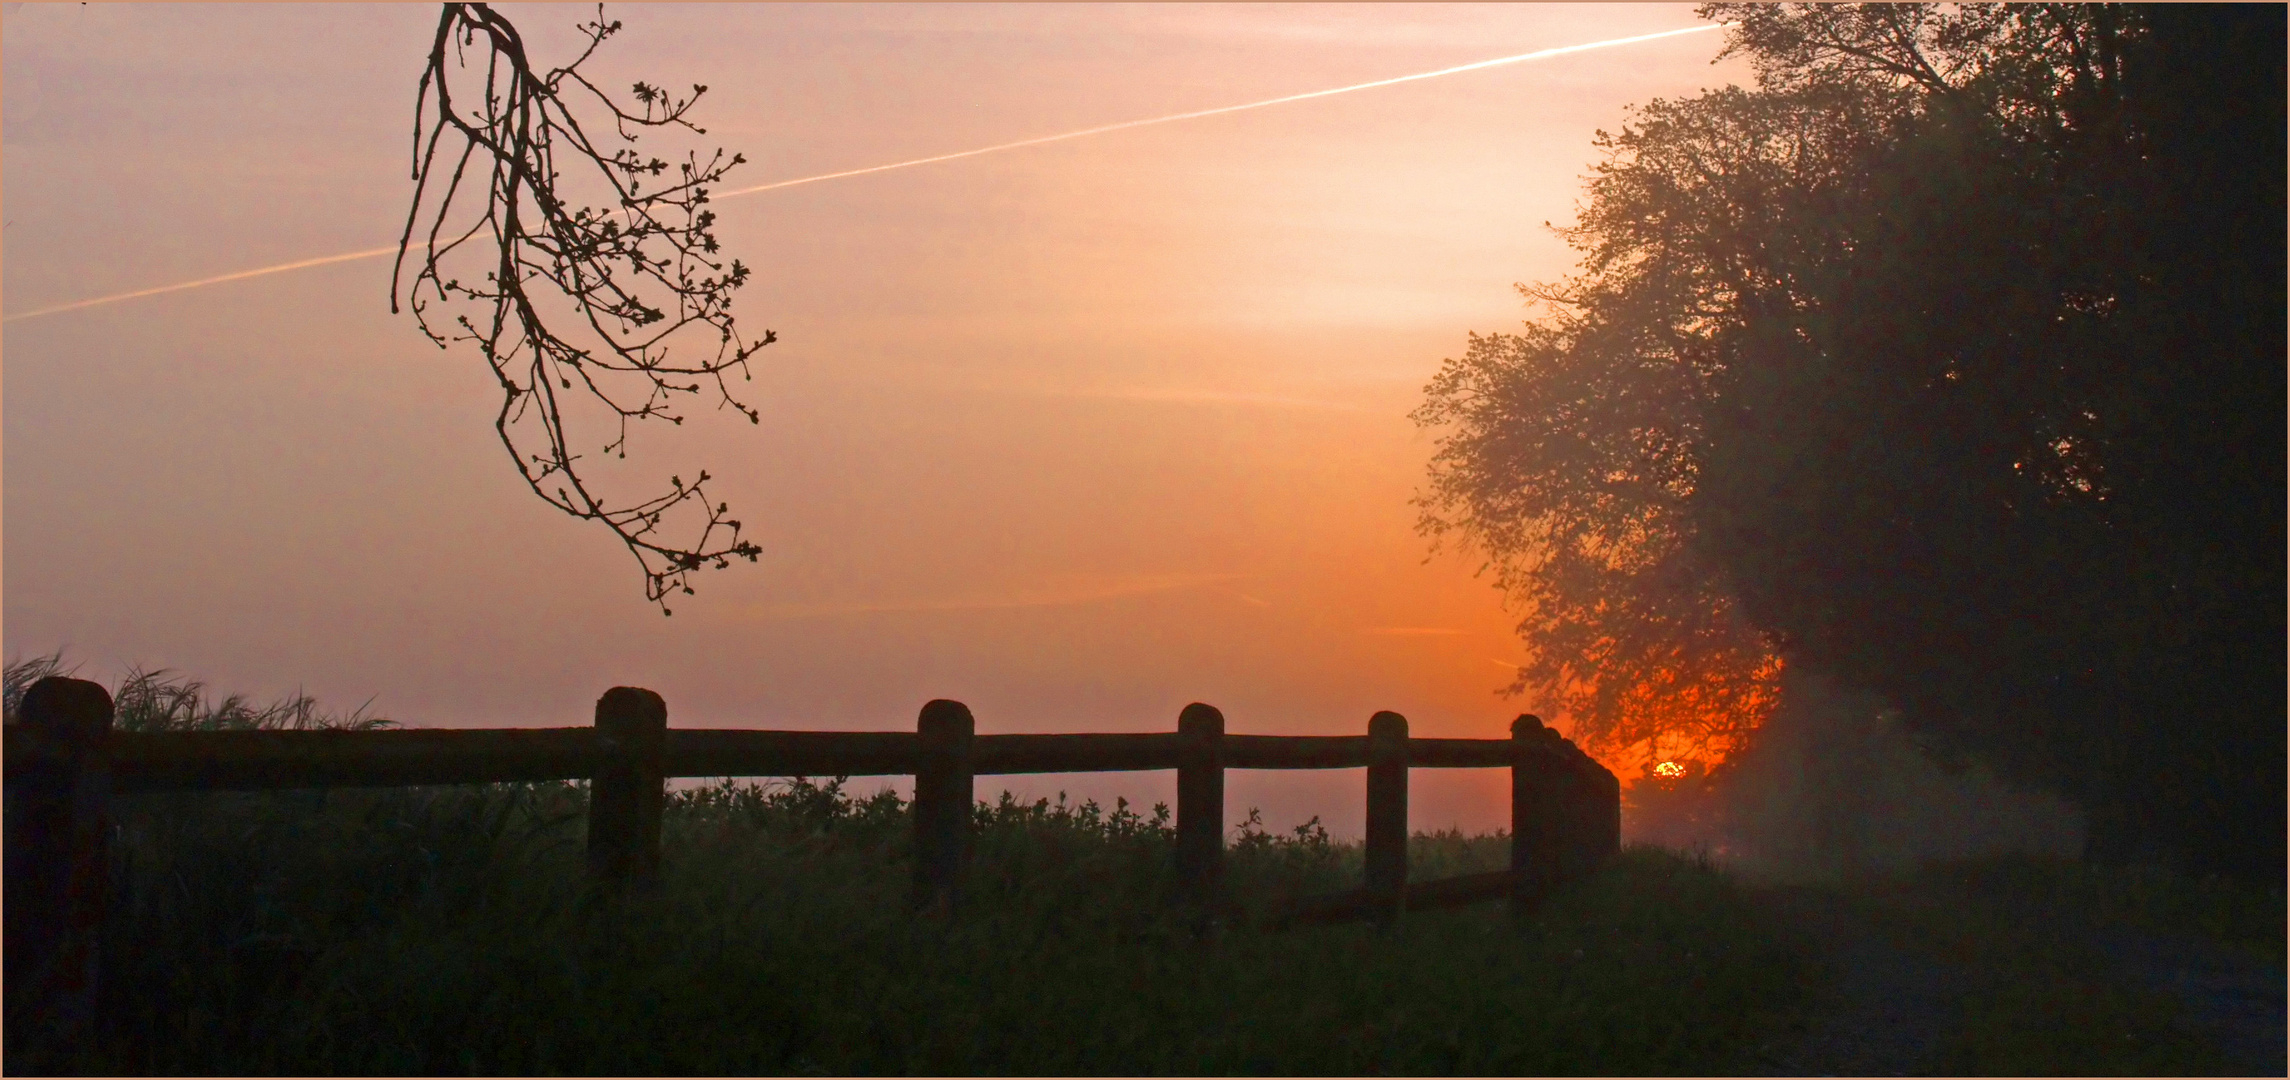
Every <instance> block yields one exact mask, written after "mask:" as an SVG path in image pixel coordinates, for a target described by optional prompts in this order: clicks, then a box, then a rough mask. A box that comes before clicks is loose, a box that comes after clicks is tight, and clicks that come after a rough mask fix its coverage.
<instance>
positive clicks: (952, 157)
mask: <svg viewBox="0 0 2290 1080" xmlns="http://www.w3.org/2000/svg"><path fill="white" fill-rule="evenodd" d="M1735 25H1737V24H1735V23H1730V22H1728V23H1713V24H1711V25H1708V26H1689V27H1686V28H1685V29H1682V30H1664V31H1661V32H1660V33H1654V34H1639V35H1636V36H1634V37H1622V38H1612V39H1609V40H1606V41H1593V42H1590V43H1588V44H1584V45H1562V46H1559V47H1558V48H1555V49H1539V50H1537V51H1535V52H1528V53H1520V54H1518V55H1516V56H1499V57H1496V58H1495V59H1493V60H1481V61H1478V62H1477V63H1471V64H1459V65H1457V66H1455V67H1449V68H1440V69H1439V70H1437V71H1425V72H1419V73H1417V74H1414V75H1401V76H1399V77H1397V78H1392V79H1377V80H1376V81H1374V82H1364V83H1355V84H1353V85H1351V86H1339V87H1336V88H1334V89H1332V90H1313V91H1309V92H1306V93H1302V94H1289V95H1286V96H1284V97H1276V98H1266V99H1265V100H1263V101H1251V102H1247V103H1245V104H1241V105H1224V106H1220V107H1218V108H1214V109H1197V110H1194V111H1192V112H1181V113H1171V114H1169V115H1167V116H1155V117H1149V118H1147V119H1144V120H1127V121H1123V122H1121V123H1118V124H1103V125H1100V126H1098V127H1091V128H1082V129H1080V130H1078V131H1066V132H1060V133H1058V134H1056V135H1041V136H1037V137H1035V138H1031V139H1019V140H1018V141H1016V142H1006V143H996V144H994V145H992V146H981V147H979V148H977V149H975V150H957V151H955V152H954V153H951V154H936V155H933V156H930V157H920V158H914V159H912V160H908V161H894V162H892V163H890V164H888V165H870V166H867V167H866V168H863V169H845V170H843V171H841V172H831V173H820V174H819V175H817V176H803V177H797V178H796V179H793V180H779V181H774V182H772V183H769V184H757V185H756V186H754V187H744V188H740V189H738V190H735V191H726V192H722V193H720V194H718V195H716V196H714V198H717V199H736V198H738V197H740V196H742V195H756V194H760V193H762V192H766V191H777V190H779V189H780V188H790V187H794V186H796V185H798V184H816V183H819V182H820V181H822V180H841V179H843V178H845V177H851V176H865V175H867V174H869V173H879V172H889V171H891V170H892V169H911V168H914V167H915V166H917V165H934V164H937V163H938V162H941V161H956V160H959V159H961V158H968V157H977V156H978V155H980V154H995V153H1000V152H1002V151H1004V150H1017V149H1021V148H1024V147H1028V146H1041V145H1043V144H1045V143H1054V142H1063V141H1065V140H1067V139H1079V138H1083V137H1086V136H1090V135H1104V134H1106V133H1108V132H1114V131H1127V130H1129V129H1131V128H1141V127H1148V126H1151V125H1153V124H1173V123H1176V122H1178V121H1180V120H1199V119H1201V118H1203V117H1208V116H1222V115H1224V114H1226V113H1236V112H1244V111H1246V110H1249V109H1263V108H1268V107H1270V106H1273V105H1286V104H1288V103H1289V102H1292V101H1310V100H1312V99H1314V98H1324V97H1333V96H1335V95H1337V94H1349V93H1353V92H1355V91H1359V90H1373V89H1376V88H1378V87H1383V86H1397V85H1399V84H1401V83H1410V82H1419V81H1421V80H1424V79H1437V78H1440V77H1443V76H1447V75H1460V74H1463V73H1464V72H1467V71H1482V70H1485V69H1487V68H1493V67H1503V66H1505V65H1508V64H1527V63H1533V62H1534V61H1537V60H1547V59H1549V58H1551V57H1554V56H1566V55H1568V54H1571V53H1579V52H1589V51H1591V50H1593V49H1611V48H1615V47H1617V46H1622V45H1636V44H1638V43H1640V42H1645V41H1659V40H1661V39H1663V38H1671V37H1680V36H1683V35H1686V34H1703V33H1708V32H1709V31H1712V30H1724V29H1727V28H1729V27H1732V26H1735ZM397 250H398V248H397V245H396V244H391V245H390V246H388V247H378V248H369V249H367V250H365V251H352V252H348V253H345V254H341V255H327V256H323V257H320V258H316V259H303V260H300V261H298V262H290V263H280V264H278V265H277V266H265V267H261V268H259V269H254V270H241V271H238V272H237V273H232V274H222V275H219V276H216V277H209V278H200V279H199V280H197V281H185V282H180V283H178V284H174V285H161V286H158V287H156V288H150V289H138V290H136V291H134V292H124V293H115V294H113V295H111V296H98V297H95V298H93V299H89V300H75V301H73V302H71V303H68V304H57V305H55V306H53V307H44V308H35V309H33V310H31V311H20V312H17V313H15V314H13V315H8V316H5V317H0V322H15V321H17V320H19V319H36V318H39V317H40V316H42V315H60V314H62V313H64V312H67V311H78V310H80V309H82V308H91V307H96V306H99V305H102V304H116V303H118V302H120V301H122V300H137V299H141V298H143V297H146V296H159V295H162V294H165V293H172V292H182V291H184V290H186V289H200V288H205V287H206V286H209V285H221V284H223V283H225V282H231V281H244V280H246V279H248V278H256V277H262V276H264V275H267V274H283V273H286V272H288V271H290V270H307V269H309V268H311V267H313V266H325V265H328V264H330V263H339V262H354V261H356V260H359V259H378V258H380V257H382V256H384V255H394V254H396V253H397Z"/></svg>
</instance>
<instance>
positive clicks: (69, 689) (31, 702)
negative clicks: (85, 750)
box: [22, 675, 112, 745]
mask: <svg viewBox="0 0 2290 1080" xmlns="http://www.w3.org/2000/svg"><path fill="white" fill-rule="evenodd" d="M22 709H23V720H24V726H25V727H26V728H28V729H30V730H32V731H37V732H38V733H40V734H41V735H42V736H45V737H47V738H50V739H54V740H56V741H58V742H61V743H65V744H67V745H77V744H80V743H88V742H94V741H95V740H97V739H100V738H102V737H103V736H104V733H105V732H108V731H110V730H111V716H112V712H111V692H110V691H108V690H105V689H104V688H103V686H102V685H101V684H98V683H92V682H89V681H87V680H86V679H69V678H65V677H63V676H61V675H50V676H48V677H47V678H44V679H41V680H40V681H38V682H36V683H33V684H32V686H31V689H29V690H26V691H24V703H23V706H22Z"/></svg>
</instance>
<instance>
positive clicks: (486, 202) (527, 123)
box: [390, 4, 777, 613]
mask: <svg viewBox="0 0 2290 1080" xmlns="http://www.w3.org/2000/svg"><path fill="white" fill-rule="evenodd" d="M579 29H580V30H581V32H582V34H583V35H585V36H586V37H587V39H588V40H587V44H586V46H585V47H584V48H583V49H582V51H581V53H580V55H579V56H578V57H576V58H574V60H573V61H572V63H570V64H568V65H566V66H564V67H561V68H555V69H551V70H548V71H540V70H537V69H535V68H534V66H533V64H532V62H531V60H530V59H529V57H528V56H527V54H526V50H525V43H524V40H523V38H522V37H521V36H520V35H519V34H518V32H517V29H516V27H514V26H512V25H511V24H510V23H509V21H508V20H507V19H506V18H503V17H502V16H501V15H500V14H498V13H497V12H495V11H493V10H492V9H491V7H489V6H488V5H485V4H446V5H445V6H444V10H443V12H442V13H441V14H440V15H439V17H438V25H437V35H436V37H435V39H434V40H433V42H432V44H431V46H430V54H429V64H428V67H427V68H426V69H425V70H424V71H423V73H422V77H421V82H420V85H419V88H418V90H417V92H416V95H415V118H414V135H413V147H414V155H413V181H414V196H413V202H412V206H411V207H410V208H409V209H408V211H407V214H406V224H405V230H404V231H403V233H401V234H400V236H399V240H398V262H397V266H396V268H395V270H394V271H393V273H392V275H391V279H390V310H392V311H393V312H394V311H396V310H398V302H399V297H400V295H401V293H402V295H403V296H404V298H405V304H406V307H407V308H409V309H410V310H411V311H412V313H413V315H414V319H415V322H416V323H417V324H418V325H419V326H420V328H421V331H422V333H423V334H425V335H427V336H428V337H429V339H430V340H431V341H433V342H436V343H437V345H438V347H439V348H447V347H449V346H450V345H452V344H453V343H456V342H467V343H470V344H472V345H474V346H475V347H476V350H477V352H478V353H479V354H480V355H481V356H483V357H484V358H485V361H486V363H487V364H488V365H490V366H491V367H492V369H493V373H494V376H495V377H496V378H497V379H498V380H499V381H500V384H501V392H502V400H501V408H500V411H499V413H498V414H497V415H496V417H495V420H494V429H495V431H496V432H497V433H498V434H499V436H500V439H501V444H502V446H503V447H504V448H505V449H506V450H507V451H508V452H509V456H510V458H511V460H513V461H515V462H516V463H517V469H518V471H519V473H520V474H522V475H523V476H524V478H525V482H526V484H527V485H528V486H530V487H531V488H532V489H533V492H534V493H535V494H537V495H539V496H540V497H541V498H542V499H544V500H546V501H547V502H548V503H549V504H550V505H552V506H555V507H556V508H558V509H559V510H562V511H564V512H565V513H567V514H570V515H572V516H573V517H575V518H578V519H581V520H584V521H598V522H602V523H603V524H604V525H605V526H606V527H608V528H610V529H612V531H613V532H614V534H616V535H618V536H619V537H620V539H621V542H622V543H623V544H625V545H626V546H627V548H628V550H629V552H630V553H631V554H632V555H634V556H635V557H636V559H637V562H638V563H639V564H640V565H641V566H642V567H643V570H644V579H645V597H646V598H647V599H649V600H651V601H653V602H654V603H657V604H659V605H660V609H661V611H662V612H663V613H669V608H668V606H667V603H666V600H667V597H668V595H669V594H670V593H672V592H682V593H685V594H689V593H691V592H692V586H691V575H692V573H693V572H694V571H696V570H700V569H703V568H707V567H715V568H719V569H720V568H723V567H725V566H727V565H729V563H730V560H731V559H734V558H744V559H746V560H748V561H750V562H753V561H755V559H756V557H757V556H758V555H760V554H761V551H760V549H758V548H757V547H756V546H755V545H754V544H752V543H749V542H747V541H744V540H742V539H741V538H740V530H741V525H740V523H739V522H738V521H737V520H734V519H733V518H731V517H730V516H729V514H730V507H729V506H728V505H726V504H724V503H721V502H714V501H711V500H710V499H709V498H708V497H707V495H706V494H705V492H704V487H705V485H706V483H707V482H708V480H709V479H710V476H709V474H707V473H705V472H702V473H700V474H699V476H698V478H697V479H695V480H693V481H692V482H691V483H689V484H687V483H685V482H684V481H683V479H682V478H681V477H671V478H670V479H669V490H668V491H666V492H664V493H661V494H658V495H654V496H651V497H648V498H640V499H636V500H634V501H632V502H625V503H614V502H611V501H608V500H607V499H606V498H605V497H603V496H601V495H600V494H598V493H597V492H596V491H595V490H594V489H593V486H592V482H591V480H590V478H589V477H587V476H584V475H583V473H582V471H581V468H580V465H579V463H580V461H581V455H580V454H576V453H574V452H573V450H572V438H571V436H570V434H569V432H568V425H567V418H566V416H565V413H564V411H563V409H562V405H563V404H564V403H563V402H561V401H560V399H559V398H558V391H560V390H563V391H571V390H574V389H575V388H578V390H579V391H580V392H581V395H580V396H582V397H585V398H588V399H593V400H594V401H595V402H596V403H599V404H601V405H602V406H603V407H604V409H605V410H606V411H607V412H608V414H609V415H610V417H611V418H612V421H613V424H614V430H613V432H612V437H611V438H610V439H609V440H607V441H605V442H603V443H602V444H601V445H602V449H603V452H604V453H606V454H611V455H614V456H618V457H625V456H626V453H627V447H628V435H629V425H630V422H631V421H645V420H665V421H667V422H669V423H670V424H681V423H683V419H684V418H683V414H682V413H681V412H680V411H679V410H678V408H677V402H678V401H679V400H681V399H682V398H683V396H685V395H696V394H700V393H702V392H703V391H704V390H712V391H713V396H714V397H715V398H716V399H717V403H718V407H719V408H720V407H724V406H729V407H731V408H733V409H735V410H737V411H739V412H740V413H741V414H742V415H744V416H746V417H747V418H748V421H749V422H750V423H760V422H761V421H762V416H761V414H760V413H759V412H758V411H757V410H756V409H754V408H752V407H750V406H748V405H746V404H744V403H743V402H742V401H740V400H739V398H737V397H735V396H734V395H733V393H732V389H731V385H730V382H729V380H728V378H727V376H729V375H731V374H732V373H735V372H736V373H737V374H738V375H739V376H740V378H741V379H742V380H743V381H744V380H745V379H747V378H748V377H749V376H748V369H747V361H748V358H749V357H751V356H753V355H754V354H755V353H756V351H757V350H759V349H761V348H763V347H764V346H766V345H769V344H771V343H772V342H773V341H775V340H777V335H775V334H773V333H772V332H771V331H769V330H766V331H764V333H763V336H762V337H761V338H760V339H757V340H752V341H751V340H748V339H747V338H745V337H743V336H742V335H741V333H740V332H739V330H738V329H737V327H736V325H735V321H734V319H733V316H732V314H731V301H732V293H733V292H734V291H736V290H737V289H738V288H739V287H740V286H742V285H744V284H746V282H747V279H748V274H749V270H748V267H747V266H746V264H744V263H742V262H740V261H739V260H737V259H731V260H728V263H727V261H726V260H724V259H723V258H722V257H721V254H720V252H721V245H720V244H719V243H718V242H717V239H716V236H715V232H714V227H715V223H716V216H715V212H714V211H712V210H709V209H707V208H706V206H707V203H708V197H709V189H710V188H711V187H713V186H714V185H716V184H717V183H718V182H719V181H720V180H722V178H723V177H724V176H725V175H726V174H727V173H729V172H730V171H731V170H732V168H734V167H735V166H738V165H740V164H742V163H744V162H745V160H746V159H745V158H744V157H742V156H741V155H738V154H733V155H731V156H730V157H729V158H726V157H725V155H724V152H723V151H722V150H717V151H715V152H714V153H713V154H712V155H711V156H709V157H708V158H707V159H705V160H702V159H701V158H700V157H699V156H698V155H696V154H693V155H687V157H686V159H685V160H684V161H683V162H682V163H680V164H675V165H673V166H672V165H671V164H670V163H669V162H667V161H665V160H662V159H660V158H657V157H646V156H644V155H642V154H640V153H639V152H638V151H637V149H636V148H635V146H634V145H633V144H634V143H635V142H636V141H637V139H638V137H639V136H640V135H642V134H643V133H645V132H647V131H654V130H659V129H665V128H682V129H684V130H686V131H690V132H692V133H694V134H705V130H704V129H702V128H700V127H698V126H697V125H695V124H693V123H692V122H691V121H690V120H689V119H688V115H689V114H690V112H691V109H692V106H693V105H694V104H695V103H697V102H698V101H699V99H700V97H701V96H702V95H704V94H705V93H706V92H707V87H705V86H694V87H693V88H692V91H691V94H690V95H689V96H687V97H677V96H675V95H674V94H672V93H670V92H668V91H666V90H664V89H661V88H659V87H655V86H652V85H650V84H648V83H642V82H639V83H636V84H635V85H634V87H633V88H632V92H633V95H634V97H635V99H636V104H635V105H634V106H632V107H630V108H623V107H622V106H621V105H620V104H619V103H618V102H616V101H614V100H613V98H612V97H611V95H609V94H607V93H605V92H604V91H603V90H602V89H601V88H599V87H598V86H596V85H595V84H594V83H592V82H591V81H590V80H589V79H588V78H586V77H585V76H583V75H582V74H581V73H580V71H579V69H580V66H581V65H582V64H583V63H586V62H587V61H588V60H589V58H590V57H592V56H594V55H595V54H596V51H597V49H598V48H599V47H600V46H602V45H603V44H604V42H605V41H606V39H608V38H610V37H612V36H613V34H615V33H617V32H618V31H619V30H620V24H619V23H618V22H606V21H605V20H604V9H603V6H602V5H601V4H600V5H598V7H597V16H596V18H595V20H593V21H591V22H586V23H582V24H580V26H579ZM575 89H577V90H579V91H582V93H580V94H578V95H574V94H572V93H571V91H573V90H575ZM576 99H577V101H578V102H579V103H581V105H582V106H583V108H585V109H587V110H588V111H589V114H590V115H591V117H592V118H594V119H599V120H603V119H609V121H610V123H611V127H612V130H613V132H614V134H616V135H618V136H619V141H620V143H622V144H623V145H620V146H617V147H615V148H613V149H611V150H610V151H607V150H605V149H602V148H600V147H598V146H597V145H596V143H595V142H594V141H593V140H592V139H591V138H590V136H589V135H588V133H587V130H586V129H585V128H584V127H583V126H582V123H581V121H580V119H579V117H578V116H577V115H576V114H575V111H574V108H573V106H574V103H575V100H576ZM456 140H457V141H459V143H460V144H461V145H460V148H459V152H458V153H452V154H444V155H441V153H440V150H441V148H442V147H443V146H444V145H445V144H448V143H450V142H453V141H456ZM560 152H562V153H563V154H564V161H563V163H562V167H563V168H566V169H570V170H572V175H570V176H568V175H566V174H565V173H564V172H561V171H560V161H559V156H558V155H559V153H560ZM448 160H450V162H451V168H450V170H446V169H443V168H442V166H443V163H444V162H446V161H448ZM671 168H673V169H674V170H675V172H674V175H673V178H672V179H669V180H667V181H666V182H661V181H660V179H659V178H661V177H664V176H667V175H668V173H669V170H670V169H671ZM480 179H482V181H483V183H484V194H483V200H482V202H481V203H480V202H479V201H478V197H477V194H476V191H475V187H476V183H475V182H476V181H478V180H480ZM433 181H435V182H433ZM648 184H650V185H652V186H651V187H650V189H649V190H647V185H648ZM576 186H585V188H586V189H589V190H592V191H593V192H594V194H595V195H596V196H597V197H598V198H599V199H601V200H602V201H603V202H604V203H605V205H603V206H585V205H580V203H579V200H578V198H577V197H576V195H575V191H576ZM464 220H466V221H467V224H466V225H461V224H458V223H459V222H462V221H464ZM425 221H426V223H427V224H426V227H424V222H425ZM417 233H418V234H419V235H418V236H417ZM480 238H482V239H483V240H484V241H487V243H485V244H483V245H476V244H474V243H473V242H474V241H477V240H479V239H480ZM457 256H458V257H457ZM409 259H410V265H411V267H412V268H413V271H414V273H413V277H412V279H411V281H410V282H409V281H406V280H405V278H404V274H405V271H406V269H407V267H408V265H409ZM448 262H452V263H453V264H454V265H455V266H456V267H459V268H460V270H461V272H460V273H453V272H449V271H448V269H447V263H448ZM568 305H569V310H568V311H567V314H568V315H569V317H564V316H552V315H551V314H550V313H552V312H556V311H559V310H560V309H567V306H568ZM444 312H452V314H451V317H450V319H448V320H447V321H445V322H443V323H442V324H441V323H439V322H437V321H436V320H439V319H441V318H444V314H443V313H444ZM473 315H474V317H472V316H473ZM695 346H696V347H695ZM670 528H689V529H690V530H692V531H694V532H696V534H697V535H696V537H695V538H694V539H692V540H691V541H690V542H688V543H685V544H681V545H679V544H678V543H676V542H673V541H671V540H669V539H668V538H667V537H666V535H664V530H666V529H670Z"/></svg>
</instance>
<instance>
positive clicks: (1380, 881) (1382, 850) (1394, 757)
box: [1367, 712, 1407, 925]
mask: <svg viewBox="0 0 2290 1080" xmlns="http://www.w3.org/2000/svg"><path fill="white" fill-rule="evenodd" d="M1367 840H1368V851H1367V863H1368V866H1367V888H1368V893H1369V895H1370V897H1371V902H1372V903H1374V904H1375V905H1376V907H1377V921H1378V922H1380V923H1384V924H1387V925H1388V924H1389V923H1390V922H1391V921H1392V920H1393V919H1395V918H1397V917H1398V916H1399V914H1400V909H1401V908H1402V907H1403V906H1404V905H1405V903H1406V901H1407V717H1404V716H1401V715H1400V714H1398V713H1395V712H1379V713H1377V714H1375V715H1374V716H1372V717H1369V718H1368V837H1367Z"/></svg>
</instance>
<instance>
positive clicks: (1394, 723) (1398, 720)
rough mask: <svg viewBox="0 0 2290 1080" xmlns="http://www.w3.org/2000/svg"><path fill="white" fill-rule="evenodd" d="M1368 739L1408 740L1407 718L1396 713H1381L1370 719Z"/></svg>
mask: <svg viewBox="0 0 2290 1080" xmlns="http://www.w3.org/2000/svg"><path fill="white" fill-rule="evenodd" d="M1368 738H1371V739H1404V738H1407V717H1404V716H1401V715H1400V714H1398V713H1395V712H1388V711H1387V712H1379V713H1377V714H1375V715H1374V716H1371V717H1368Z"/></svg>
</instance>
